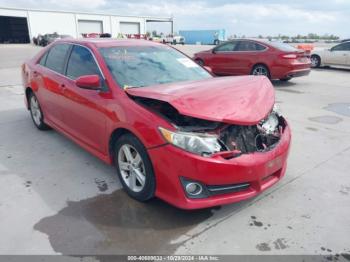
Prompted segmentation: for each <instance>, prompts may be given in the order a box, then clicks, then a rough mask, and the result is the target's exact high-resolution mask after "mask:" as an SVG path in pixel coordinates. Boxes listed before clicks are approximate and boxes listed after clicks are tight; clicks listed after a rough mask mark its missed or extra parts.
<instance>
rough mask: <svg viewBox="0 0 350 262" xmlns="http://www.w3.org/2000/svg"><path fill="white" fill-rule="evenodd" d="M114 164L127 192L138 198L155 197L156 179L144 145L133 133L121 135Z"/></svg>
mask: <svg viewBox="0 0 350 262" xmlns="http://www.w3.org/2000/svg"><path fill="white" fill-rule="evenodd" d="M114 164H115V166H116V169H117V173H118V176H119V179H120V181H121V183H122V185H123V188H124V190H125V191H126V193H127V194H128V195H129V196H130V197H132V198H134V199H136V200H138V201H142V202H144V201H147V200H149V199H151V198H153V197H154V194H155V190H156V180H155V176H154V171H153V166H152V162H151V160H150V158H149V156H148V153H147V150H146V148H145V147H144V145H143V144H142V143H141V142H140V140H139V139H137V138H136V137H135V136H133V135H131V134H125V135H123V136H121V137H120V138H119V139H118V140H117V141H116V143H115V146H114Z"/></svg>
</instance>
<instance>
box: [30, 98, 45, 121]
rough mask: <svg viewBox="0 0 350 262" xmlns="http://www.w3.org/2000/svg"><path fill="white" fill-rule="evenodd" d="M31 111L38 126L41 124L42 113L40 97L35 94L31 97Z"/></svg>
mask: <svg viewBox="0 0 350 262" xmlns="http://www.w3.org/2000/svg"><path fill="white" fill-rule="evenodd" d="M30 112H31V114H32V116H33V120H34V122H35V124H36V125H37V126H40V124H41V119H42V114H41V110H40V106H39V102H38V99H37V98H36V97H35V96H34V95H33V96H32V97H31V98H30Z"/></svg>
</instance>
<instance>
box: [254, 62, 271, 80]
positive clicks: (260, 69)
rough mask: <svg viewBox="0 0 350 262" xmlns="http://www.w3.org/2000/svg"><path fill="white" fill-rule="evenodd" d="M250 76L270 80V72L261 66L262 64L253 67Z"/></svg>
mask: <svg viewBox="0 0 350 262" xmlns="http://www.w3.org/2000/svg"><path fill="white" fill-rule="evenodd" d="M250 74H251V75H256V76H261V75H262V76H266V77H267V78H269V79H270V78H271V75H270V70H269V69H268V68H267V67H266V66H265V65H262V64H258V65H255V66H254V67H253V69H252V71H251V72H250Z"/></svg>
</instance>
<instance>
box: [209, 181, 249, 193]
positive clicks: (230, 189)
mask: <svg viewBox="0 0 350 262" xmlns="http://www.w3.org/2000/svg"><path fill="white" fill-rule="evenodd" d="M249 186H250V184H249V183H241V184H234V185H220V186H207V190H208V191H209V193H210V195H218V194H227V193H235V192H240V191H244V190H246V189H248V188H249Z"/></svg>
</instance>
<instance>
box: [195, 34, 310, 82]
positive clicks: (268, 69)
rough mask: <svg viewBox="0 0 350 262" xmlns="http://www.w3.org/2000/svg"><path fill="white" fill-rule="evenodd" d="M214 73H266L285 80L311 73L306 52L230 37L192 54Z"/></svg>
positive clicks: (264, 42)
mask: <svg viewBox="0 0 350 262" xmlns="http://www.w3.org/2000/svg"><path fill="white" fill-rule="evenodd" d="M194 60H195V61H196V62H197V63H198V64H200V65H202V66H208V67H210V68H211V70H212V72H213V73H214V74H216V75H222V76H223V75H225V76H228V75H265V76H267V77H268V78H270V79H280V80H282V81H288V80H290V79H291V78H293V77H297V76H304V75H308V74H309V73H310V67H311V62H310V59H309V57H308V55H307V54H306V53H305V52H304V51H303V50H299V49H296V48H294V47H292V46H290V45H288V44H284V43H280V42H270V41H257V40H250V39H239V40H232V41H228V42H225V43H223V44H220V45H218V46H216V47H214V48H213V49H211V50H208V51H202V52H199V53H196V54H195V55H194Z"/></svg>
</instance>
